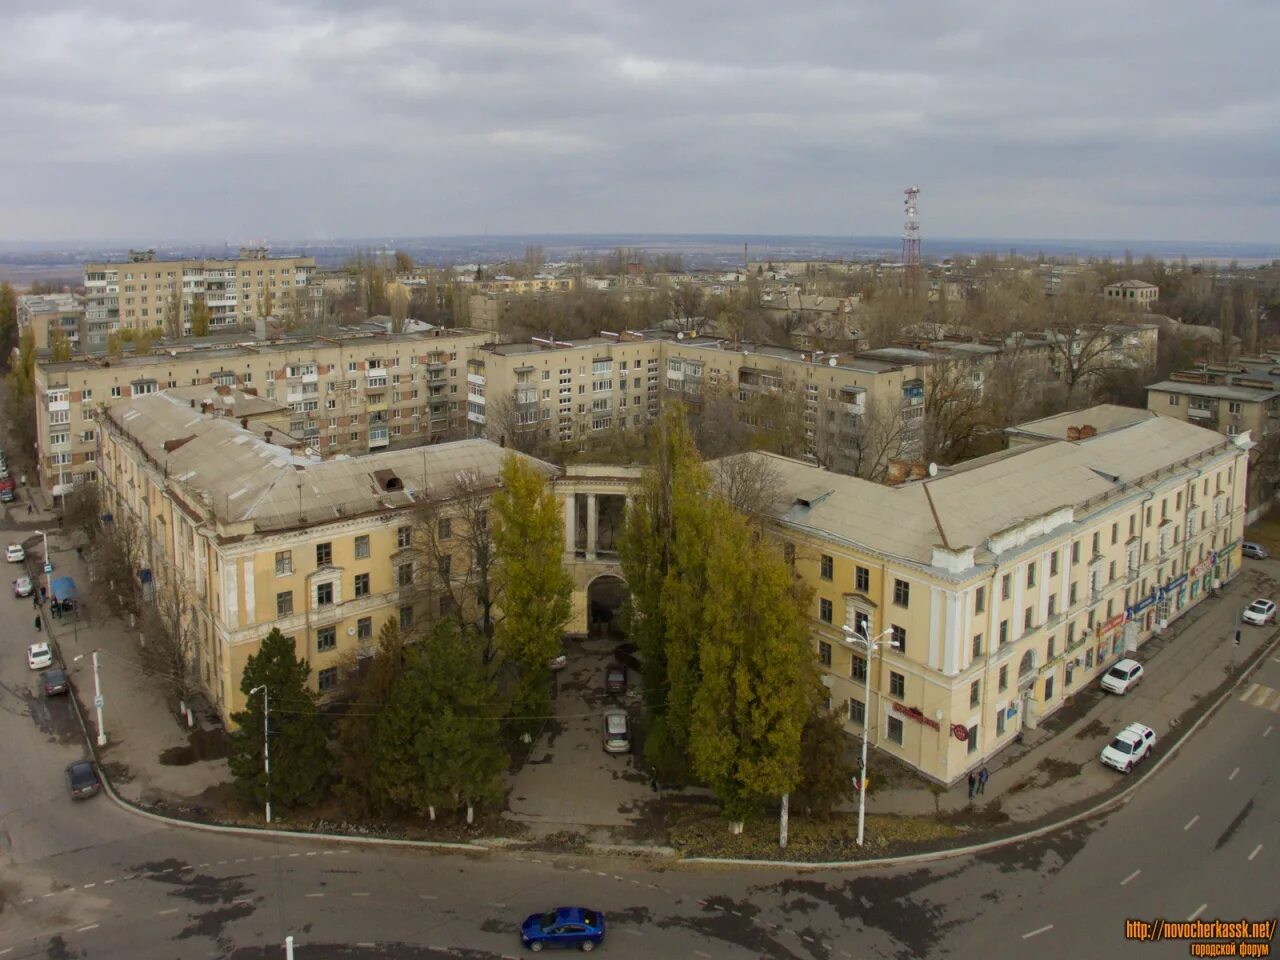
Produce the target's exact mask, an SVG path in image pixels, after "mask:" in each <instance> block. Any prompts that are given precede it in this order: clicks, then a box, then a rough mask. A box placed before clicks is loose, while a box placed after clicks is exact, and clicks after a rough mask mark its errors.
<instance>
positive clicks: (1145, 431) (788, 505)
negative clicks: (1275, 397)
mask: <svg viewBox="0 0 1280 960" xmlns="http://www.w3.org/2000/svg"><path fill="white" fill-rule="evenodd" d="M1122 409H1123V408H1110V409H1109V410H1083V411H1077V412H1075V413H1072V414H1066V415H1063V416H1060V417H1054V418H1050V419H1048V420H1042V421H1037V422H1035V423H1031V424H1024V425H1022V427H1020V428H1018V429H1019V439H1020V440H1021V441H1022V442H1021V443H1019V444H1018V445H1016V446H1014V447H1013V448H1012V449H1011V450H1009V451H1004V452H1002V453H999V454H994V455H992V456H989V457H984V458H981V459H978V460H974V461H970V462H968V463H963V464H959V465H957V466H954V467H950V468H943V469H942V470H941V471H940V472H939V473H938V475H937V476H934V477H926V478H924V479H921V480H919V481H916V482H911V483H906V484H903V485H901V486H893V487H891V486H883V485H879V484H874V483H869V482H867V481H864V480H860V479H857V478H855V477H849V476H842V475H838V474H834V473H830V472H827V471H825V470H822V469H820V468H818V467H815V466H813V465H810V464H806V463H802V462H800V461H797V460H789V459H785V458H781V457H777V456H774V455H772V454H748V455H746V456H751V457H756V458H760V459H763V460H765V461H767V462H768V463H769V464H770V466H771V468H772V470H773V471H774V472H775V473H776V475H777V477H778V479H779V481H780V491H781V492H780V495H779V499H778V501H777V505H776V509H775V510H774V511H773V517H772V524H771V526H772V529H773V530H774V531H775V532H776V534H777V535H778V536H779V537H781V538H782V539H783V541H784V543H785V545H786V549H787V551H788V553H789V555H790V556H792V557H794V563H795V570H796V573H797V575H798V576H799V577H800V578H802V579H803V580H804V581H805V582H806V583H807V584H808V585H809V586H811V587H812V588H813V600H812V605H813V606H812V615H813V631H814V642H815V647H816V653H817V658H818V662H819V665H820V668H821V674H822V679H823V683H824V684H825V685H826V687H827V689H828V691H829V702H830V706H831V709H832V710H835V711H838V712H839V713H840V715H841V716H842V717H843V718H844V719H845V721H846V725H847V729H848V730H849V731H850V732H852V733H861V731H862V729H863V725H864V724H869V725H870V726H869V730H868V733H869V735H870V740H871V743H872V744H873V745H875V746H876V747H877V748H879V749H881V750H883V751H885V752H887V753H890V754H892V755H893V756H895V757H897V758H898V759H900V760H902V761H904V762H906V763H908V764H910V765H911V766H913V767H915V768H916V769H918V770H919V771H920V772H921V773H923V774H924V775H926V776H928V777H930V778H931V779H933V780H936V781H939V782H942V783H954V782H956V781H957V780H958V779H960V778H961V777H962V776H963V775H964V774H965V773H966V772H967V771H968V770H970V769H971V768H973V767H975V766H977V765H979V764H980V763H981V762H982V761H983V760H984V758H986V757H989V756H990V755H991V754H992V753H994V752H995V751H996V750H999V749H1000V748H1002V747H1004V746H1005V745H1007V744H1008V743H1010V742H1011V741H1012V739H1013V738H1014V737H1015V736H1016V735H1017V733H1018V731H1019V730H1021V729H1022V728H1023V727H1024V726H1025V727H1034V726H1035V725H1036V724H1037V723H1038V722H1039V720H1040V719H1041V718H1042V717H1044V716H1045V715H1047V714H1049V713H1052V712H1053V711H1054V710H1056V709H1058V708H1059V707H1061V706H1062V704H1063V703H1064V702H1065V701H1066V700H1068V699H1070V697H1071V696H1072V695H1073V694H1075V693H1076V692H1078V691H1080V690H1081V689H1083V688H1084V687H1085V686H1087V685H1088V684H1090V683H1091V682H1092V681H1093V679H1094V678H1095V677H1096V676H1097V675H1098V674H1099V673H1101V672H1102V671H1103V670H1105V669H1107V668H1108V667H1109V666H1110V665H1111V664H1112V663H1113V662H1114V661H1115V660H1116V659H1118V658H1119V657H1121V656H1122V655H1124V654H1126V653H1129V652H1132V651H1134V650H1137V649H1138V648H1139V647H1140V645H1141V644H1142V643H1143V642H1144V641H1145V640H1146V639H1148V638H1149V637H1151V636H1152V635H1154V634H1156V633H1159V632H1160V631H1161V630H1163V629H1164V628H1165V627H1167V625H1168V624H1169V623H1170V622H1172V621H1173V620H1175V619H1177V618H1178V617H1179V616H1181V615H1182V613H1183V612H1185V611H1186V610H1187V609H1189V608H1190V607H1192V606H1194V605H1195V604H1197V603H1199V602H1201V601H1202V600H1203V599H1204V598H1205V596H1206V594H1207V593H1208V592H1209V589H1210V588H1211V587H1212V586H1213V584H1214V582H1215V581H1223V580H1227V579H1230V578H1231V577H1233V576H1235V575H1236V573H1237V572H1238V569H1239V562H1240V542H1241V537H1242V534H1243V529H1244V489H1245V482H1246V472H1247V451H1248V448H1249V445H1250V443H1249V439H1248V436H1247V434H1241V435H1239V436H1237V437H1233V438H1224V437H1222V436H1220V435H1218V434H1216V433H1213V432H1211V431H1208V430H1203V429H1201V428H1199V427H1195V426H1192V425H1190V424H1186V423H1182V422H1179V421H1177V420H1173V419H1170V418H1167V417H1157V416H1155V415H1154V414H1151V413H1149V412H1147V411H1134V410H1131V411H1128V415H1127V416H1125V415H1123V414H1122V413H1120V412H1119V411H1122ZM1090 423H1094V424H1100V425H1101V426H1099V427H1097V428H1090V429H1084V425H1086V424H1090ZM844 625H848V626H850V627H851V628H853V629H854V630H856V631H857V632H858V633H861V634H864V635H866V636H868V637H872V638H879V649H878V651H877V652H876V653H875V655H874V656H873V657H871V659H870V662H868V658H867V657H866V656H865V653H864V651H863V650H862V649H860V648H858V647H857V646H856V645H850V644H847V643H846V642H845V640H844V632H843V631H842V627H843V626H844ZM868 670H869V671H871V686H872V693H871V699H870V702H867V701H866V697H865V694H864V681H865V678H866V675H867V674H866V672H867V671H868Z"/></svg>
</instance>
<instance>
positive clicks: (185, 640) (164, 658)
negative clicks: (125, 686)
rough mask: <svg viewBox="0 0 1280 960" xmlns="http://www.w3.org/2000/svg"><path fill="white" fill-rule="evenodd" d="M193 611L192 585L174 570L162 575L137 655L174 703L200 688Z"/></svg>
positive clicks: (145, 622) (195, 622)
mask: <svg viewBox="0 0 1280 960" xmlns="http://www.w3.org/2000/svg"><path fill="white" fill-rule="evenodd" d="M196 611H197V606H196V601H195V595H194V591H193V589H192V585H191V583H190V582H189V581H188V580H187V579H186V578H185V577H184V576H183V575H182V574H181V573H179V572H178V571H176V570H168V571H163V572H161V573H160V576H159V578H158V582H157V583H156V593H155V603H154V605H153V606H150V607H148V608H147V610H146V612H145V614H144V615H143V620H142V622H143V633H144V635H145V636H146V642H145V644H144V645H143V646H142V648H141V649H140V651H139V656H140V658H141V660H142V663H143V664H144V665H145V668H146V670H147V672H148V673H149V674H150V675H151V676H152V677H153V678H154V679H155V680H156V681H157V682H158V683H159V684H160V686H161V687H162V689H163V690H164V692H165V693H166V694H167V695H168V696H169V697H171V698H172V699H174V700H184V701H185V700H188V699H189V698H190V697H191V696H192V695H193V694H194V693H195V692H196V691H197V690H199V689H200V667H199V662H198V659H197V651H198V648H197V644H198V641H199V634H198V629H197V620H196Z"/></svg>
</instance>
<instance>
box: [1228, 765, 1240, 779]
mask: <svg viewBox="0 0 1280 960" xmlns="http://www.w3.org/2000/svg"><path fill="white" fill-rule="evenodd" d="M1239 772H1240V768H1239V767H1236V768H1235V769H1234V770H1232V771H1231V776H1229V777H1227V779H1228V780H1234V779H1235V778H1236V774H1237V773H1239Z"/></svg>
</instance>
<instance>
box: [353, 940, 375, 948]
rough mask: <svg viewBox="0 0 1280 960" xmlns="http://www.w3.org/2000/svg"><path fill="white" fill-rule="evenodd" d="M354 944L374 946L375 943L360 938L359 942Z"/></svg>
mask: <svg viewBox="0 0 1280 960" xmlns="http://www.w3.org/2000/svg"><path fill="white" fill-rule="evenodd" d="M356 946H357V947H376V946H377V944H376V943H374V942H373V941H372V940H361V941H360V942H359V943H357V944H356Z"/></svg>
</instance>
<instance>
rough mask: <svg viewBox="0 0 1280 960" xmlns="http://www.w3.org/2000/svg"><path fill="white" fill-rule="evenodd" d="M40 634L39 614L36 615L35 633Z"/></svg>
mask: <svg viewBox="0 0 1280 960" xmlns="http://www.w3.org/2000/svg"><path fill="white" fill-rule="evenodd" d="M39 632H40V614H38V613H37V614H36V633H39Z"/></svg>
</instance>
